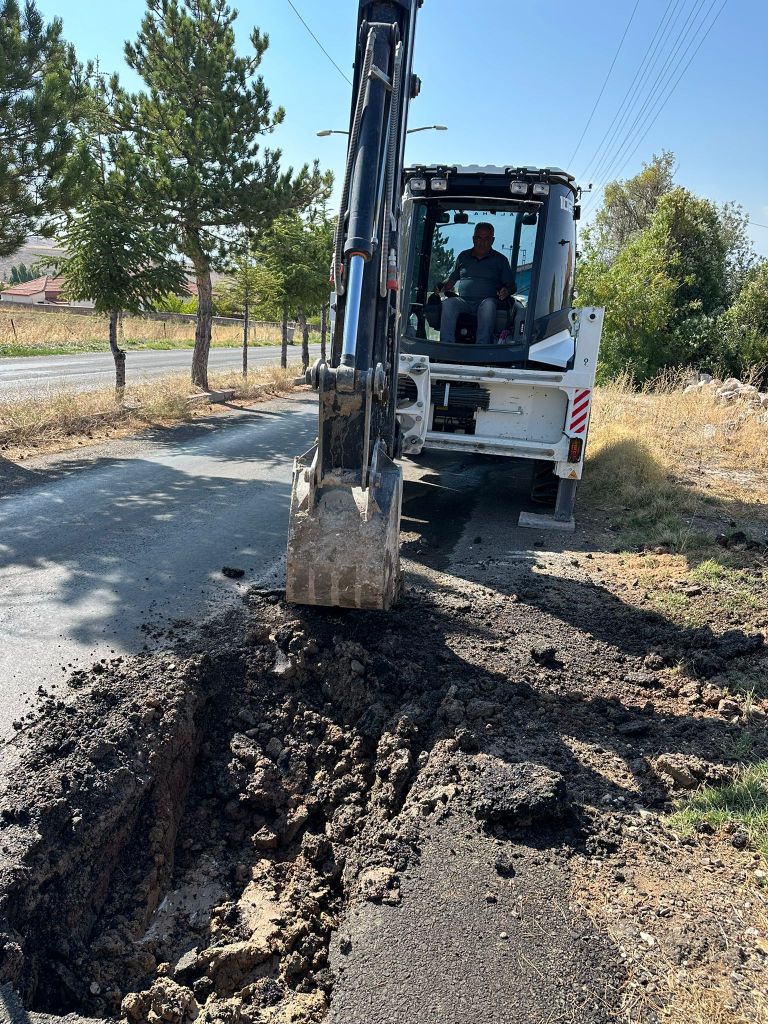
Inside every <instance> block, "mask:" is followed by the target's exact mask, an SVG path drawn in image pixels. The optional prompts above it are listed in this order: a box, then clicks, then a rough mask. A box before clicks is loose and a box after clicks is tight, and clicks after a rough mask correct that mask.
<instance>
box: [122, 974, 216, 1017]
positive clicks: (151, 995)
mask: <svg viewBox="0 0 768 1024" xmlns="http://www.w3.org/2000/svg"><path fill="white" fill-rule="evenodd" d="M122 1012H123V1015H124V1016H125V1017H127V1018H128V1020H129V1021H132V1022H133V1024H147V1022H154V1021H167V1022H168V1024H191V1022H192V1021H193V1020H195V1018H196V1017H197V1016H198V1014H199V1012H200V1007H199V1006H198V1003H197V1000H196V999H195V997H194V995H193V994H192V992H191V991H190V990H189V989H188V988H184V987H183V986H182V985H178V984H177V983H176V982H175V981H172V980H171V979H170V978H158V979H157V981H155V982H154V983H153V985H152V986H151V988H149V989H147V990H146V991H144V992H131V993H129V994H128V995H127V996H126V997H125V999H123V1003H122Z"/></svg>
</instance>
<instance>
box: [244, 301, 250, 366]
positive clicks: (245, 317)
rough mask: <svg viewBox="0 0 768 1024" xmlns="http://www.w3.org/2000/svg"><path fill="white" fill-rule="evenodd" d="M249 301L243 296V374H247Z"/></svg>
mask: <svg viewBox="0 0 768 1024" xmlns="http://www.w3.org/2000/svg"><path fill="white" fill-rule="evenodd" d="M249 306H250V303H249V302H248V296H247V295H246V296H245V304H244V308H243V376H244V377H247V376H248V313H249Z"/></svg>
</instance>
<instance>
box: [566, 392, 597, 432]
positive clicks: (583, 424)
mask: <svg viewBox="0 0 768 1024" xmlns="http://www.w3.org/2000/svg"><path fill="white" fill-rule="evenodd" d="M591 396H592V392H591V390H590V389H589V388H588V389H587V390H586V391H577V392H576V394H575V395H574V396H573V405H572V406H571V423H570V426H569V427H568V430H569V431H570V432H571V433H573V434H583V433H584V431H585V430H586V429H587V417H588V416H589V402H590V399H591Z"/></svg>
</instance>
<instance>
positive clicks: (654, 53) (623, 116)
mask: <svg viewBox="0 0 768 1024" xmlns="http://www.w3.org/2000/svg"><path fill="white" fill-rule="evenodd" d="M703 2H704V0H693V6H692V7H691V11H689V12H688V20H689V19H690V15H691V12H692V11H693V8H694V7H695V5H696V3H699V4H701V3H703ZM687 3H688V0H675V3H674V6H673V7H672V8H671V9H670V11H669V18H668V20H667V19H665V20H664V21H663V22H662V24H661V25H660V32H659V35H658V38H657V40H656V42H655V44H654V45H653V46H652V47H651V48H650V49H649V50H648V53H647V55H646V57H645V59H644V62H643V66H642V67H641V68H640V69H639V72H640V73H639V75H638V76H636V78H635V84H633V86H632V87H631V88H630V90H629V93H628V95H627V97H626V102H625V104H624V106H623V109H622V110H621V111H620V113H619V116H618V119H617V121H616V125H615V127H614V129H613V131H612V132H611V134H610V136H609V138H608V139H607V141H606V142H605V144H604V146H603V150H602V153H601V154H600V156H598V157H597V158H596V159H595V162H594V163H593V165H592V169H591V170H590V172H589V176H590V178H592V180H593V181H594V180H597V179H599V178H600V176H601V175H602V173H603V169H604V167H605V166H606V163H607V162H610V160H611V153H612V152H615V149H614V147H615V146H616V142H617V140H618V139H621V138H622V132H624V130H625V128H626V125H627V123H628V122H629V120H630V119H631V117H632V116H633V113H634V112H635V110H636V108H637V105H638V103H639V104H640V106H641V107H642V106H643V105H644V103H646V102H647V98H648V95H650V92H652V91H653V89H654V87H655V85H656V84H657V83H658V80H659V74H658V73H657V71H656V69H657V67H658V65H659V61H660V60H664V61H668V60H669V57H670V55H671V54H673V53H674V51H675V47H676V46H677V43H678V41H679V39H680V35H681V34H682V31H684V30H685V27H686V26H687V21H686V22H685V24H684V25H683V29H682V30H681V32H679V33H678V36H677V39H676V40H675V41H674V42H673V43H672V44H671V47H670V49H669V51H667V45H668V43H669V41H670V40H671V39H672V38H673V35H672V33H673V32H674V31H675V30H676V29H677V28H678V27H679V26H680V23H681V22H682V21H683V19H684V18H685V16H686V5H687ZM664 67H666V64H665V65H664ZM623 141H624V140H623V139H622V142H623ZM620 146H621V143H619V148H620Z"/></svg>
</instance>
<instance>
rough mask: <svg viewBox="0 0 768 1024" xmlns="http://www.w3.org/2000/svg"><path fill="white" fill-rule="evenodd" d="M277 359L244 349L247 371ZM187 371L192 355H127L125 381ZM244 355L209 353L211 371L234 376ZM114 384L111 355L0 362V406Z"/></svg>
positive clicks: (268, 350) (275, 349)
mask: <svg viewBox="0 0 768 1024" xmlns="http://www.w3.org/2000/svg"><path fill="white" fill-rule="evenodd" d="M309 351H310V354H311V355H312V357H313V358H314V357H316V356H318V355H319V354H320V346H319V345H310V349H309ZM300 358H301V348H300V347H299V346H296V345H294V346H291V347H290V348H289V349H288V359H289V360H298V359H300ZM279 359H280V346H279V345H259V346H256V347H251V348H249V349H248V365H249V366H256V365H259V364H262V365H263V364H265V363H275V362H278V361H279ZM191 365H192V350H191V349H172V350H163V351H155V350H149V351H130V350H129V351H128V354H127V356H126V374H127V378H128V381H129V383H130V381H132V380H137V379H138V380H149V379H151V378H152V377H162V376H165V375H168V374H173V373H187V372H189V368H190V366H191ZM242 365H243V354H242V350H241V349H239V348H212V349H211V353H210V357H209V360H208V367H209V369H210V370H211V371H217V370H239V369H240V368H241V367H242ZM114 380H115V364H114V361H113V359H112V356H111V354H110V353H108V352H107V353H103V352H82V353H80V354H79V355H76V356H25V357H24V358H23V359H0V401H2V400H3V399H6V400H8V399H13V398H20V397H24V396H26V395H29V394H31V393H35V392H39V391H40V389H41V388H43V389H45V390H48V389H53V388H60V387H66V388H70V389H72V390H74V391H89V390H92V389H96V388H103V387H109V386H110V385H111V384H113V383H114Z"/></svg>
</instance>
